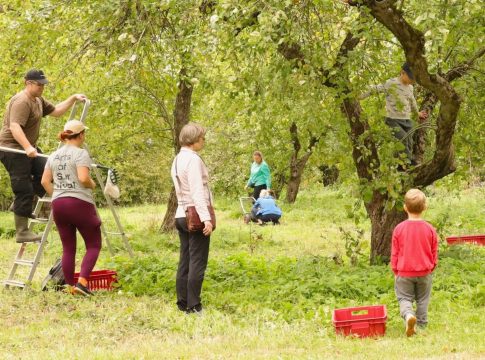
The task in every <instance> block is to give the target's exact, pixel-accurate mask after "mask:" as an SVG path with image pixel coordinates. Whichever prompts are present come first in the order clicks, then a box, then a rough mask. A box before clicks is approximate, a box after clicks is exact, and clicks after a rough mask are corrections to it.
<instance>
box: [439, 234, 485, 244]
mask: <svg viewBox="0 0 485 360" xmlns="http://www.w3.org/2000/svg"><path fill="white" fill-rule="evenodd" d="M446 242H447V243H448V245H456V244H475V245H482V246H485V235H466V236H450V237H447V238H446Z"/></svg>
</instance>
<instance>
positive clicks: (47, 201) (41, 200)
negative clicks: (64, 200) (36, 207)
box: [37, 197, 52, 203]
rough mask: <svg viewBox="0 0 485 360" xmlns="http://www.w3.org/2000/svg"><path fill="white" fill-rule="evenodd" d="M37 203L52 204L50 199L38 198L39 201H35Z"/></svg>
mask: <svg viewBox="0 0 485 360" xmlns="http://www.w3.org/2000/svg"><path fill="white" fill-rule="evenodd" d="M37 201H38V202H45V203H50V202H52V198H50V197H43V198H40V199H39V200H37Z"/></svg>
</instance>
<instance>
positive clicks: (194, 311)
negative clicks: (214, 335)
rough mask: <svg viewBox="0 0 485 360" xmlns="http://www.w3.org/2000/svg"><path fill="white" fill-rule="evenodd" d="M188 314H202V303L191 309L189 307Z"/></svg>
mask: <svg viewBox="0 0 485 360" xmlns="http://www.w3.org/2000/svg"><path fill="white" fill-rule="evenodd" d="M187 314H196V315H202V304H198V305H195V306H193V307H191V308H190V309H187Z"/></svg>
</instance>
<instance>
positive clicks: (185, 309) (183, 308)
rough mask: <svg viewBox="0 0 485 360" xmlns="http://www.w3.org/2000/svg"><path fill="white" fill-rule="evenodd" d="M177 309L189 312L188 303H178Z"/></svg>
mask: <svg viewBox="0 0 485 360" xmlns="http://www.w3.org/2000/svg"><path fill="white" fill-rule="evenodd" d="M177 307H178V309H179V310H180V311H183V312H187V303H185V302H183V301H177Z"/></svg>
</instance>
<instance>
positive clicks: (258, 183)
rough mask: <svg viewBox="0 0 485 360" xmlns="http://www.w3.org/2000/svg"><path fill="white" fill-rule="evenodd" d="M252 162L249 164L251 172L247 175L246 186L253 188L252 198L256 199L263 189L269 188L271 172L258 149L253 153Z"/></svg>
mask: <svg viewBox="0 0 485 360" xmlns="http://www.w3.org/2000/svg"><path fill="white" fill-rule="evenodd" d="M253 160H254V162H253V163H252V165H251V174H250V176H249V180H248V183H247V185H246V189H247V188H253V189H254V191H253V198H254V199H256V200H258V199H259V194H260V193H261V190H263V189H268V190H269V189H271V173H270V170H269V166H268V164H267V163H266V161H264V160H263V154H261V152H260V151H255V152H254V153H253Z"/></svg>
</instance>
